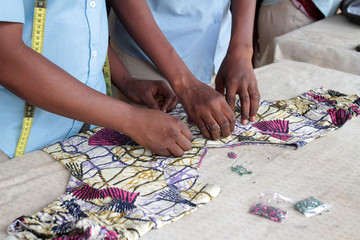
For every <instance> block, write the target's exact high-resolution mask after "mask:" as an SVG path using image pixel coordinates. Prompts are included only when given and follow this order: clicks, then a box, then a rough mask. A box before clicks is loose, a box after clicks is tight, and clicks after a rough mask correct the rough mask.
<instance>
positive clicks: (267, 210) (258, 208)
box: [250, 203, 287, 222]
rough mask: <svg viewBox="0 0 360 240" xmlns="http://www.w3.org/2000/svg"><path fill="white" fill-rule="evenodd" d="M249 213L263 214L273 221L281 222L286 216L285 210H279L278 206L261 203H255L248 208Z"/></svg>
mask: <svg viewBox="0 0 360 240" xmlns="http://www.w3.org/2000/svg"><path fill="white" fill-rule="evenodd" d="M250 213H252V214H255V215H259V216H263V217H265V218H268V219H270V220H273V221H275V222H282V221H283V220H284V219H285V218H286V216H287V212H286V211H283V210H281V209H280V208H277V207H273V206H267V205H265V204H263V203H257V204H255V205H253V206H252V207H251V208H250Z"/></svg>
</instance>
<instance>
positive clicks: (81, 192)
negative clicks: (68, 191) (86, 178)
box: [72, 184, 139, 203]
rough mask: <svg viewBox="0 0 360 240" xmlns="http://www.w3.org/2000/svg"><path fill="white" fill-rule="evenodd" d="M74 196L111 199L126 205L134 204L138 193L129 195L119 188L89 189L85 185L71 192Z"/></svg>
mask: <svg viewBox="0 0 360 240" xmlns="http://www.w3.org/2000/svg"><path fill="white" fill-rule="evenodd" d="M72 194H73V195H74V196H76V197H77V198H80V199H85V200H89V199H95V198H100V199H104V198H106V197H112V198H116V199H121V200H123V201H125V202H128V203H134V202H135V200H136V198H137V196H138V195H139V193H131V192H128V191H125V190H122V189H120V188H114V187H109V188H104V189H96V188H93V187H90V186H89V185H87V184H85V185H84V186H82V187H80V188H78V189H76V190H74V191H73V192H72Z"/></svg>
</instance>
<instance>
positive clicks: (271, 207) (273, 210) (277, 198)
mask: <svg viewBox="0 0 360 240" xmlns="http://www.w3.org/2000/svg"><path fill="white" fill-rule="evenodd" d="M294 202H295V200H294V199H292V198H289V197H285V196H282V195H280V194H278V193H274V192H261V194H260V198H259V201H258V202H256V203H255V204H253V205H252V206H251V208H250V213H252V214H255V215H258V216H262V217H265V218H268V219H270V220H272V221H275V222H282V221H283V220H285V218H286V217H287V216H288V212H287V211H285V210H283V208H284V207H285V208H287V207H289V206H291V205H293V204H294Z"/></svg>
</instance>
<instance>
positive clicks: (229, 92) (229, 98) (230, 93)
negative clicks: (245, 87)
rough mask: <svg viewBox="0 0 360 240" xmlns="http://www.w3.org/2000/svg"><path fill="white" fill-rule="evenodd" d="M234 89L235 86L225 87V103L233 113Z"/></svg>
mask: <svg viewBox="0 0 360 240" xmlns="http://www.w3.org/2000/svg"><path fill="white" fill-rule="evenodd" d="M235 100H236V88H235V86H227V88H226V102H227V103H228V104H229V106H230V109H231V110H232V111H233V112H235Z"/></svg>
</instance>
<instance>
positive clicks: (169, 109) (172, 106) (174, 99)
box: [166, 95, 179, 111]
mask: <svg viewBox="0 0 360 240" xmlns="http://www.w3.org/2000/svg"><path fill="white" fill-rule="evenodd" d="M178 102H179V99H178V98H177V97H176V96H175V95H174V98H173V100H172V101H171V103H170V104H169V106H168V107H167V109H166V110H167V111H171V110H173V109H174V108H175V107H176V105H177V104H178Z"/></svg>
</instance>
